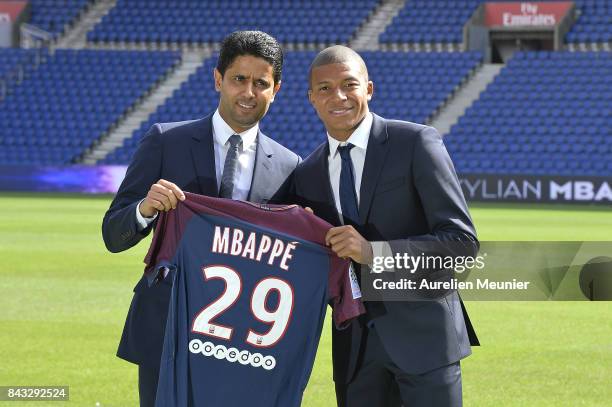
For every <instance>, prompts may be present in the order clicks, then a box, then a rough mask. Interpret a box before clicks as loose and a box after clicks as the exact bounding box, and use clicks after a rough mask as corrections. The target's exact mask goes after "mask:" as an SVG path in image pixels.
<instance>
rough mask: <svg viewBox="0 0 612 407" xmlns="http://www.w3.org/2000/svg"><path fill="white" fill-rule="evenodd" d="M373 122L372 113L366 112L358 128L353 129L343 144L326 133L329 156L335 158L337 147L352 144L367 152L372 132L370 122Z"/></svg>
mask: <svg viewBox="0 0 612 407" xmlns="http://www.w3.org/2000/svg"><path fill="white" fill-rule="evenodd" d="M373 121H374V117H373V116H372V113H370V112H368V114H366V116H365V117H364V118H363V120H362V121H361V123H360V124H359V126H357V128H356V129H355V131H354V132H353V134H351V136H350V137H349V138H348V139H347V140H346V141H343V142H340V141H338V140H336V139H335V138H333V137H332V136H330V135H329V133H327V142H328V143H329V154H330V156H331V157H335V156H336V152H337V151H338V146H344V145H347V144H348V143H351V144H353V145H354V146H355V147H358V148H360V149H362V150H364V151H365V150H367V148H368V139H369V138H370V131H371V130H372V122H373Z"/></svg>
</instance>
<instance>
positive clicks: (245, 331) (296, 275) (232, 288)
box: [145, 193, 364, 407]
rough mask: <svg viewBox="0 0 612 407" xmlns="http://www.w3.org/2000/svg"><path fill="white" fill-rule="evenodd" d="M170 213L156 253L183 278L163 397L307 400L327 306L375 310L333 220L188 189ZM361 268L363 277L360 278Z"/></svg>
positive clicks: (201, 402) (174, 402)
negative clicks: (336, 242) (336, 237)
mask: <svg viewBox="0 0 612 407" xmlns="http://www.w3.org/2000/svg"><path fill="white" fill-rule="evenodd" d="M186 197H187V198H186V200H185V201H184V202H180V203H179V204H178V206H177V208H176V209H175V210H172V211H170V212H168V213H163V214H161V215H160V219H159V221H158V225H157V227H156V230H155V235H154V238H153V242H152V243H151V248H150V249H149V253H148V254H147V257H146V259H145V262H146V263H147V269H146V273H148V275H149V277H150V279H151V280H155V279H159V278H162V274H160V270H163V269H164V268H166V270H167V269H170V274H169V277H167V278H173V279H174V281H173V286H172V295H171V299H170V305H169V312H168V320H167V324H166V334H165V339H164V348H163V353H162V359H161V364H160V375H159V385H158V389H157V399H156V406H157V407H183V406H213V407H216V406H223V407H231V406H250V407H257V406H261V407H264V406H265V407H274V406H279V407H280V406H282V407H291V406H299V405H300V403H301V400H302V393H303V391H304V389H305V387H306V384H307V382H308V378H309V376H310V372H311V369H312V364H313V362H314V357H315V353H316V350H317V346H318V343H319V337H320V334H321V328H322V325H323V320H324V317H325V311H326V305H327V304H328V303H330V304H331V305H332V306H333V313H332V315H333V320H334V323H335V324H336V326H338V327H342V326H346V325H347V324H348V323H350V321H351V320H352V319H354V318H355V317H357V316H358V315H360V314H362V313H363V312H364V308H363V305H362V304H361V301H360V298H359V297H360V295H359V293H358V287H356V286H355V284H356V283H355V281H354V276H352V273H351V272H350V270H349V264H350V263H349V262H348V261H346V260H342V259H339V258H338V257H336V256H335V255H334V254H333V253H332V252H330V251H329V250H328V249H327V248H326V247H325V246H324V242H325V240H324V238H325V234H326V233H327V231H328V230H329V228H330V227H331V225H329V224H328V223H326V222H325V221H323V220H321V219H320V218H318V217H316V216H314V215H312V214H310V213H308V212H306V211H305V210H303V209H302V208H300V207H298V206H296V205H292V206H285V207H281V206H264V205H257V204H252V203H248V202H242V201H231V200H225V199H218V198H210V197H206V196H201V195H195V194H190V193H187V194H186ZM351 277H353V278H351Z"/></svg>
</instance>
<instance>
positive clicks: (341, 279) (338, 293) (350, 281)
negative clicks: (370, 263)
mask: <svg viewBox="0 0 612 407" xmlns="http://www.w3.org/2000/svg"><path fill="white" fill-rule="evenodd" d="M329 258H330V268H331V269H330V271H329V277H328V278H329V281H328V287H329V297H330V304H331V306H332V309H333V311H332V317H333V320H334V324H335V325H336V328H337V329H344V328H346V327H347V326H348V325H349V324H350V323H351V321H352V320H353V319H355V318H357V317H358V316H359V315H361V314H364V313H365V307H364V306H363V302H362V301H361V291H360V290H359V284H358V283H357V278H356V276H355V273H354V271H353V268H352V266H351V262H350V260H343V259H341V258H339V257H338V256H336V255H334V254H330V255H329Z"/></svg>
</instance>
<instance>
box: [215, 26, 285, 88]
mask: <svg viewBox="0 0 612 407" xmlns="http://www.w3.org/2000/svg"><path fill="white" fill-rule="evenodd" d="M242 55H252V56H254V57H257V58H262V59H264V60H266V61H267V62H268V63H269V64H270V65H272V72H273V76H274V84H277V83H279V82H280V80H281V73H282V70H283V49H282V48H281V45H280V44H279V43H278V41H276V39H275V38H274V37H272V36H271V35H270V34H266V33H265V32H262V31H234V32H233V33H231V34H230V35H228V36H227V37H225V39H224V40H223V42H222V43H221V51H220V52H219V59H218V60H217V70H218V71H219V73H221V76H223V75H225V70H226V69H227V67H228V66H230V65H231V64H232V62H234V60H235V59H236V58H237V57H239V56H242Z"/></svg>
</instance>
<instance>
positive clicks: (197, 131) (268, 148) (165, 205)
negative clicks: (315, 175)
mask: <svg viewBox="0 0 612 407" xmlns="http://www.w3.org/2000/svg"><path fill="white" fill-rule="evenodd" d="M282 64H283V52H282V49H281V47H280V44H279V43H278V42H277V41H276V40H275V39H274V38H272V37H271V36H269V35H268V34H265V33H263V32H259V31H239V32H235V33H232V34H231V35H229V36H228V37H227V38H226V39H225V40H224V42H223V44H222V46H221V51H220V54H219V60H218V63H217V67H216V69H215V71H214V80H215V87H216V89H217V91H218V92H219V94H220V98H219V105H218V108H217V110H216V111H215V112H214V113H212V114H210V115H208V116H206V117H204V118H202V119H199V120H193V121H188V122H176V123H160V124H156V125H154V126H153V127H152V128H151V129H150V130H149V132H148V133H147V134H146V136H145V137H144V138H143V140H142V142H141V143H140V146H139V147H138V150H137V151H136V153H135V155H134V158H133V160H132V162H131V164H130V166H129V168H128V170H127V173H126V175H125V179H124V180H123V182H122V184H121V186H120V187H119V191H118V192H117V195H116V196H115V199H114V200H113V202H112V203H111V205H110V208H109V209H108V211H107V212H106V214H105V216H104V221H103V223H102V235H103V237H104V243H105V244H106V247H107V248H108V250H110V251H111V252H120V251H123V250H126V249H129V248H130V247H132V246H134V245H136V244H137V243H138V242H139V241H140V240H142V239H143V238H144V237H145V236H147V235H148V234H149V233H150V232H151V229H152V227H153V226H154V225H155V218H156V216H157V214H158V213H159V212H160V211H169V210H172V209H173V208H176V205H177V202H178V201H179V200H184V199H185V195H184V193H183V191H189V192H194V193H199V194H204V195H209V196H221V197H224V198H231V199H242V200H249V201H252V202H259V203H265V202H267V201H268V200H269V199H270V198H271V197H272V196H273V195H274V194H275V193H277V196H283V195H284V193H283V192H282V191H280V192H279V191H278V190H279V188H280V187H281V185H283V183H284V182H285V180H286V179H287V178H288V177H289V175H290V174H291V173H292V172H293V170H294V169H295V167H296V166H297V164H298V163H299V160H300V159H299V157H298V156H297V155H295V154H294V153H292V152H291V151H289V150H287V149H286V148H284V147H283V146H281V145H280V144H278V143H276V142H275V141H273V140H271V139H270V138H268V137H267V136H265V135H264V134H263V133H261V132H260V131H259V125H258V123H259V121H260V120H261V119H262V118H263V117H264V115H265V114H266V112H267V111H268V108H269V107H270V103H272V101H273V100H274V96H275V95H276V92H278V90H279V88H280V84H281V70H282ZM168 280H169V278H166V279H164V280H163V281H161V283H160V284H155V285H154V286H152V287H151V288H149V287H148V286H147V281H146V279H145V278H144V277H143V278H141V280H140V281H139V283H138V284H137V285H136V287H135V288H134V297H133V299H132V303H131V305H130V310H129V312H128V315H127V320H126V323H125V328H124V330H123V335H122V338H121V342H120V344H119V350H118V352H117V355H118V356H119V357H121V358H123V359H125V360H128V361H130V362H133V363H136V364H138V365H139V371H138V372H139V373H138V382H139V394H140V405H141V406H152V405H154V402H155V392H156V389H157V379H158V375H159V364H160V357H161V350H162V345H163V337H164V329H165V325H166V319H167V311H168V301H169V298H170V288H171V282H170V281H168Z"/></svg>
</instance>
